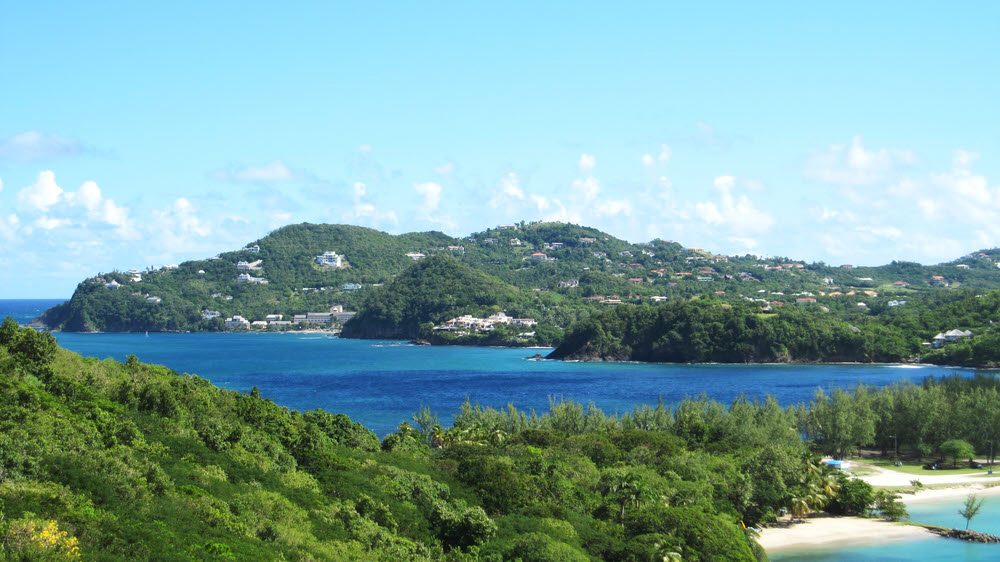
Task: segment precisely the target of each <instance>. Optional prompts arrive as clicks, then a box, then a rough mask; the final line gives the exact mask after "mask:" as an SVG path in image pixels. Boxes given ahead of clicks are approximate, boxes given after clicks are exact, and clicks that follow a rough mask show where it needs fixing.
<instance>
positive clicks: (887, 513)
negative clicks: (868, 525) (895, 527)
mask: <svg viewBox="0 0 1000 562" xmlns="http://www.w3.org/2000/svg"><path fill="white" fill-rule="evenodd" d="M875 511H877V512H878V513H880V514H881V515H882V517H884V518H886V519H887V520H889V521H899V520H900V519H909V518H910V514H909V513H907V512H906V506H905V505H903V502H901V501H899V494H894V493H892V492H887V491H885V490H879V491H878V492H875Z"/></svg>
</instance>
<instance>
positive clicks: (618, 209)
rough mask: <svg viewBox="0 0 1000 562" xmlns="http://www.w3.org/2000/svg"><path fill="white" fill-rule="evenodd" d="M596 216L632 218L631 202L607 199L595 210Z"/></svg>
mask: <svg viewBox="0 0 1000 562" xmlns="http://www.w3.org/2000/svg"><path fill="white" fill-rule="evenodd" d="M595 211H596V213H597V216H610V217H614V216H618V215H625V216H632V201H631V200H629V199H627V198H626V199H607V200H605V201H601V204H600V205H598V206H597V208H596V209H595Z"/></svg>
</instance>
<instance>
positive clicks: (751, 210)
mask: <svg viewBox="0 0 1000 562" xmlns="http://www.w3.org/2000/svg"><path fill="white" fill-rule="evenodd" d="M714 185H715V189H716V190H717V191H718V192H719V199H718V200H716V201H704V202H700V203H696V204H695V205H694V214H695V215H696V216H697V217H698V218H700V219H701V220H702V221H703V222H704V223H706V224H709V225H712V226H723V227H725V228H728V229H730V230H732V231H734V232H740V233H753V232H766V231H768V230H769V229H770V228H771V226H772V225H773V224H774V218H773V217H771V215H769V214H768V213H766V212H764V211H761V210H759V209H757V208H756V207H755V206H754V204H753V202H752V201H751V200H750V199H749V198H748V197H747V196H746V195H740V196H738V197H737V196H735V195H734V194H733V190H734V189H735V188H736V178H734V177H732V176H719V177H717V178H715V181H714Z"/></svg>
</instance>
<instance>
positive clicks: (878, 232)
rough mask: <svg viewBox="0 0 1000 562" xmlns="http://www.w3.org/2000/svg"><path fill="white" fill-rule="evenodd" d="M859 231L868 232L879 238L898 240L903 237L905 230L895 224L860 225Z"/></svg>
mask: <svg viewBox="0 0 1000 562" xmlns="http://www.w3.org/2000/svg"><path fill="white" fill-rule="evenodd" d="M857 231H858V232H867V233H869V234H872V235H874V236H877V237H879V238H888V239H891V240H896V239H898V238H902V237H903V231H901V230H900V229H898V228H896V227H895V226H859V227H858V228H857Z"/></svg>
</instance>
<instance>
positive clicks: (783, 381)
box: [0, 300, 969, 436]
mask: <svg viewBox="0 0 1000 562" xmlns="http://www.w3.org/2000/svg"><path fill="white" fill-rule="evenodd" d="M57 302H59V301H10V300H8V301H2V300H0V316H4V315H6V314H13V315H14V316H15V318H17V319H18V320H20V321H22V322H26V321H28V320H30V319H31V318H33V317H34V316H35V315H37V314H38V313H39V312H40V311H41V310H44V309H45V308H46V307H47V306H51V305H52V304H55V303H57ZM56 337H57V338H58V339H59V342H60V344H62V345H63V346H64V347H66V348H68V349H71V350H73V351H76V352H78V353H81V354H83V355H86V356H92V357H98V358H102V359H103V358H107V357H112V358H114V359H117V360H119V361H124V360H125V357H126V356H127V355H128V354H130V353H131V354H135V355H137V356H138V357H139V359H140V360H141V361H144V362H147V363H159V364H163V365H166V366H168V367H170V368H171V369H174V370H176V371H178V372H182V373H193V374H197V375H199V376H202V377H204V378H207V379H209V380H210V381H212V382H213V383H214V384H216V385H218V386H221V387H225V388H229V389H234V390H249V389H250V388H252V387H254V386H257V387H258V388H260V390H261V393H262V394H263V395H264V396H265V397H268V398H271V399H272V400H274V401H275V402H276V403H278V404H281V405H283V406H288V407H290V408H293V409H296V410H308V409H313V408H323V409H325V410H328V411H331V412H343V413H346V414H348V415H349V416H350V417H351V418H352V419H355V420H358V421H360V422H362V423H364V424H365V425H366V426H367V427H369V428H370V429H372V430H373V431H375V432H376V433H377V434H378V435H380V436H384V435H386V434H387V433H389V432H391V431H393V430H394V428H395V427H396V426H397V425H398V424H399V423H400V422H402V421H404V420H409V419H410V417H411V416H412V414H413V413H414V412H416V411H417V409H419V408H420V407H421V406H422V405H428V406H430V407H431V408H432V409H433V410H434V411H436V412H438V414H439V416H440V417H441V421H442V422H444V423H447V422H450V420H451V416H452V414H454V413H455V412H456V411H457V410H458V408H459V406H460V405H461V403H462V401H463V400H464V399H465V397H466V396H467V395H468V396H469V397H470V398H471V399H472V401H473V402H477V401H478V402H480V403H482V404H483V405H489V406H494V407H504V406H506V405H507V404H508V403H513V404H514V405H515V406H517V407H518V408H519V409H526V410H530V409H532V408H534V409H536V410H538V411H543V410H546V409H547V408H548V397H549V396H554V397H565V398H568V399H573V400H576V401H579V402H584V403H586V402H588V401H590V400H593V401H594V402H595V403H596V404H597V406H599V407H600V408H602V409H603V410H604V411H605V412H608V413H610V412H614V411H616V410H617V411H625V410H630V409H632V408H633V407H634V406H635V404H640V403H648V404H655V403H656V401H657V398H658V397H660V396H662V397H663V399H664V400H665V401H667V402H668V403H669V402H675V401H677V400H680V399H682V398H684V397H686V396H697V395H699V394H701V393H705V394H707V395H709V396H710V397H712V398H715V399H716V400H719V401H722V402H724V403H729V402H731V401H732V400H734V399H735V398H737V397H738V396H739V395H740V394H741V393H745V394H747V395H748V396H752V397H760V398H763V397H764V396H766V395H769V394H770V395H773V396H775V397H777V398H778V400H779V401H780V402H781V403H782V404H793V403H797V402H800V401H808V400H809V399H810V398H811V397H812V395H813V393H814V392H815V391H816V389H817V388H818V387H823V388H832V387H836V386H851V385H854V384H855V383H857V382H858V381H863V382H865V383H868V384H873V385H879V386H881V385H886V384H890V383H892V382H895V381H898V380H902V379H913V380H920V379H921V378H923V377H925V376H928V375H945V374H949V373H951V372H960V373H963V374H967V373H969V371H965V370H951V369H945V368H939V367H914V366H899V365H648V364H637V363H636V364H631V363H630V364H621V363H618V364H609V363H572V362H561V361H528V360H526V357H527V356H529V355H533V354H535V353H536V352H541V353H542V354H543V355H544V354H545V353H547V352H548V350H527V349H493V348H475V347H431V346H412V345H409V344H406V343H402V342H393V341H370V340H366V341H359V340H342V339H339V338H335V337H331V336H327V335H323V334H295V333H284V334H280V333H271V334H268V333H258V334H253V333H216V334H159V333H150V334H148V335H146V334H72V333H58V334H56Z"/></svg>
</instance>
